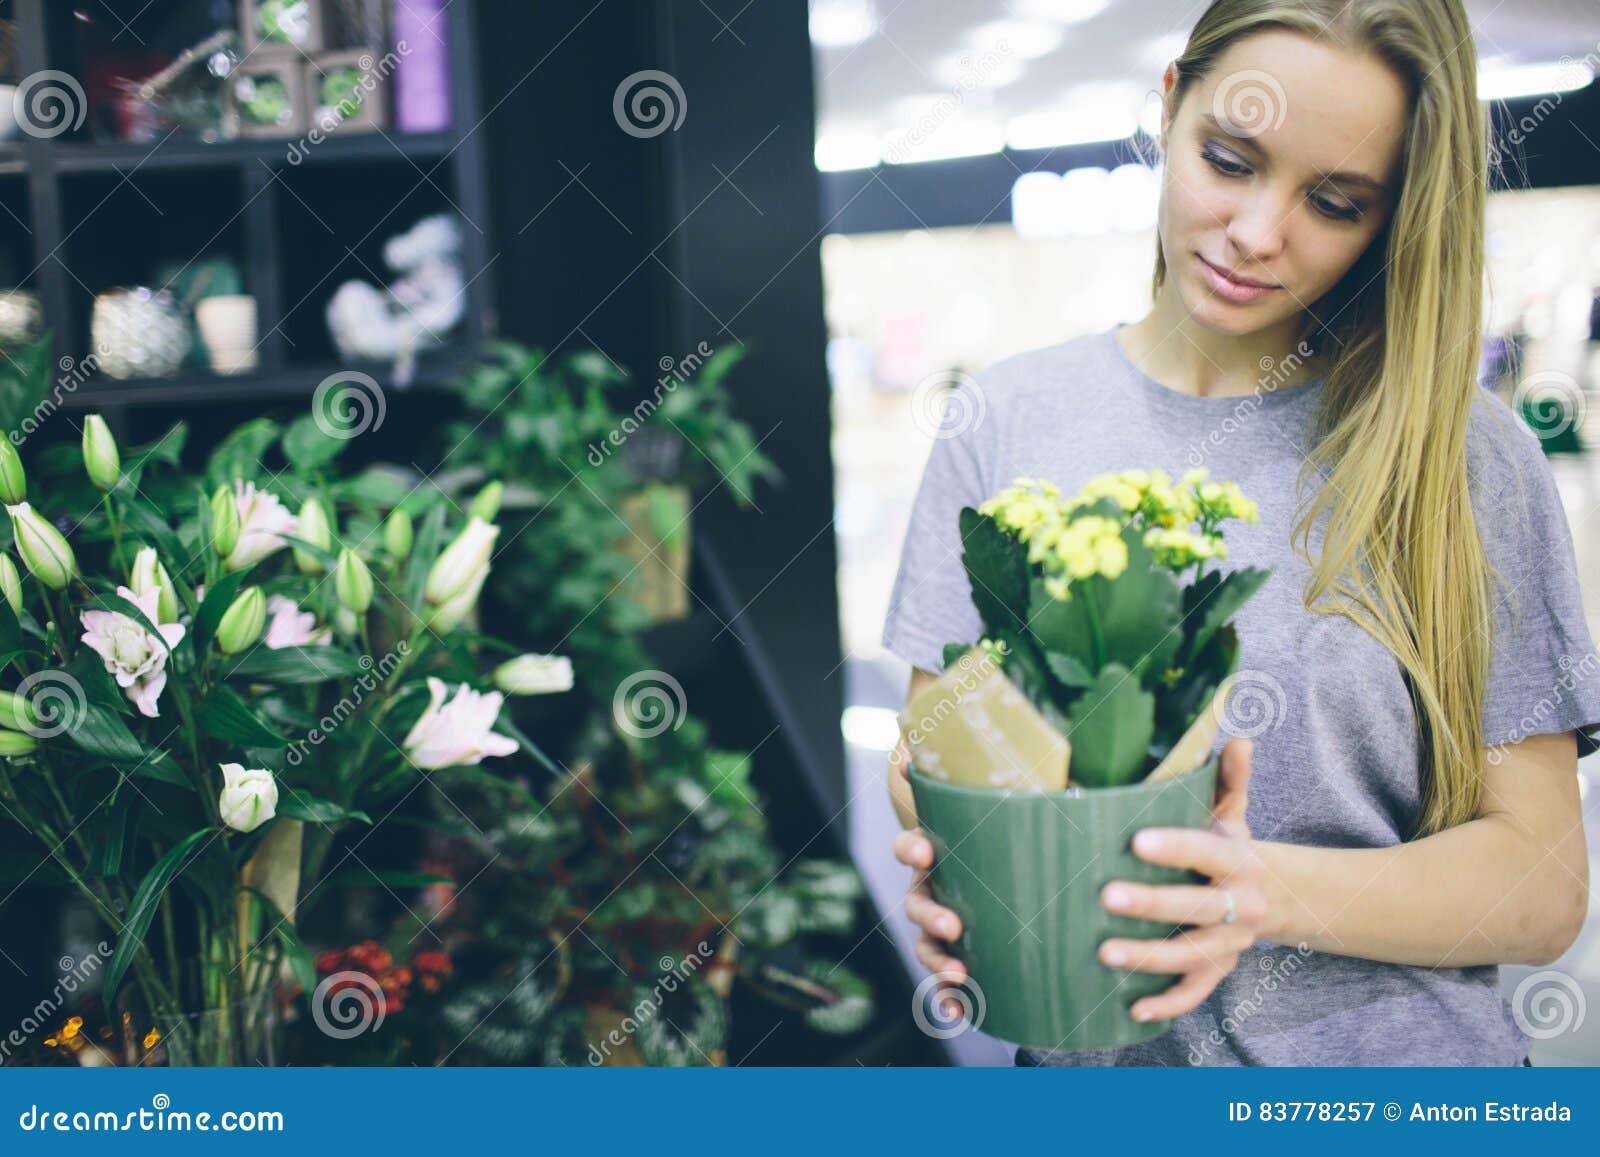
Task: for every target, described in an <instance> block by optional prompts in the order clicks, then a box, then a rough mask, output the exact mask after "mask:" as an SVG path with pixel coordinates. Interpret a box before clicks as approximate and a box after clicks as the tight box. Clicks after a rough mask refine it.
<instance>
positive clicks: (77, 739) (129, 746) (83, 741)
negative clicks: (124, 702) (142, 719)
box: [50, 701, 146, 764]
mask: <svg viewBox="0 0 1600 1157" xmlns="http://www.w3.org/2000/svg"><path fill="white" fill-rule="evenodd" d="M66 709H67V710H69V711H71V713H72V722H71V723H70V724H68V726H67V729H66V730H65V731H63V732H62V733H61V734H62V735H63V736H64V737H65V738H66V739H67V740H68V741H69V742H71V743H72V744H73V745H74V746H75V747H77V748H79V749H80V750H82V751H87V752H88V753H89V754H91V755H103V756H105V757H106V758H107V759H109V760H111V761H112V762H114V763H122V764H127V763H139V762H140V761H142V760H143V759H144V758H145V755H146V751H145V747H144V745H143V744H142V743H140V742H139V740H138V738H137V737H136V736H135V735H134V734H133V732H132V731H130V730H128V725H127V724H126V723H124V722H123V721H122V717H121V716H120V715H118V714H117V713H116V712H114V711H111V710H109V709H108V708H106V707H103V706H101V705H100V704H98V703H92V702H88V701H80V702H75V703H72V704H71V705H70V706H68V707H67V708H66ZM50 726H51V728H52V729H53V728H54V727H55V726H56V723H55V722H52V723H51V724H50Z"/></svg>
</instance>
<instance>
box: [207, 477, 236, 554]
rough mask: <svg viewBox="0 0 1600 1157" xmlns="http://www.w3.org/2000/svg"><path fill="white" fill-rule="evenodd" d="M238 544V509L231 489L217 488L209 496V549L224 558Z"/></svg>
mask: <svg viewBox="0 0 1600 1157" xmlns="http://www.w3.org/2000/svg"><path fill="white" fill-rule="evenodd" d="M238 542H239V508H238V507H237V506H235V505H234V502H233V487H231V486H219V487H217V492H216V493H215V494H213V495H212V496H211V547H212V549H213V550H215V551H216V552H217V554H218V555H219V556H220V557H222V558H226V557H228V555H230V554H232V553H233V548H234V547H235V546H236V545H238Z"/></svg>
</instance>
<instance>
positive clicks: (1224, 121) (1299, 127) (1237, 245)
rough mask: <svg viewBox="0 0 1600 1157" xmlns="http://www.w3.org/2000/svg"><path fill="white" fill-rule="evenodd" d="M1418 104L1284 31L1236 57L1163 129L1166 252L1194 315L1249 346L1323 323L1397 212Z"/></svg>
mask: <svg viewBox="0 0 1600 1157" xmlns="http://www.w3.org/2000/svg"><path fill="white" fill-rule="evenodd" d="M1176 78H1177V70H1176V69H1175V68H1174V67H1172V66H1169V67H1168V69H1167V88H1168V92H1169V93H1170V91H1171V88H1172V84H1173V82H1174V81H1175V80H1176ZM1169 99H1170V98H1169ZM1408 100H1409V96H1408V93H1407V90H1406V87H1405V84H1404V82H1403V80H1402V79H1401V78H1400V77H1399V76H1398V75H1397V74H1396V73H1395V72H1394V71H1393V70H1392V69H1390V68H1389V66H1388V65H1386V64H1384V63H1383V62H1382V61H1380V60H1378V59H1376V58H1375V57H1371V56H1367V55H1354V54H1351V53H1349V52H1347V51H1346V50H1344V49H1341V48H1338V47H1335V46H1333V45H1330V44H1325V43H1321V42H1318V41H1315V40H1312V39H1311V38H1309V37H1306V36H1301V35H1298V34H1296V33H1292V32H1286V31H1281V30H1276V29H1274V30H1270V31H1266V32H1261V33H1257V34H1255V35H1253V36H1249V37H1246V38H1244V39H1241V40H1238V41H1235V42H1234V43H1233V44H1232V45H1230V46H1229V47H1228V49H1227V51H1225V52H1224V53H1223V54H1222V55H1221V56H1220V57H1219V58H1218V61H1217V65H1216V67H1215V68H1213V69H1212V71H1211V73H1210V74H1209V75H1208V76H1206V77H1205V78H1204V79H1203V80H1202V81H1201V82H1200V83H1199V84H1197V85H1195V86H1194V87H1192V88H1191V89H1190V90H1189V91H1188V93H1186V94H1185V96H1184V99H1183V103H1182V105H1181V106H1180V107H1179V109H1178V111H1177V116H1176V118H1175V119H1174V120H1173V121H1172V122H1171V123H1170V124H1169V125H1168V126H1167V130H1166V170H1165V178H1164V183H1163V188H1162V198H1161V215H1160V232H1161V245H1162V252H1163V253H1165V254H1166V261H1167V270H1168V281H1167V290H1168V291H1175V292H1176V293H1177V294H1178V295H1179V299H1180V301H1181V303H1182V306H1183V308H1184V309H1185V310H1186V311H1187V312H1188V314H1189V315H1190V316H1191V317H1192V318H1193V319H1194V320H1196V321H1197V322H1199V323H1200V324H1202V325H1204V326H1206V327H1207V328H1210V329H1214V330H1216V331H1218V332H1222V333H1228V334H1233V335H1236V336H1242V335H1244V334H1249V333H1255V332H1257V331H1260V330H1262V329H1265V328H1267V327H1269V326H1273V325H1275V324H1280V323H1286V322H1289V321H1290V319H1294V321H1295V323H1296V324H1297V323H1298V319H1299V318H1300V317H1301V315H1303V314H1304V313H1305V312H1306V311H1307V310H1312V311H1313V312H1315V310H1314V306H1315V304H1316V302H1317V300H1318V299H1319V298H1321V297H1322V296H1323V294H1325V293H1327V292H1328V290H1329V289H1331V288H1332V287H1333V286H1334V285H1335V284H1337V283H1338V281H1339V279H1340V278H1341V277H1343V276H1344V274H1345V273H1346V271H1348V270H1349V268H1350V267H1351V265H1353V264H1354V263H1355V261H1356V260H1357V258H1359V257H1360V256H1361V254H1362V253H1363V252H1364V251H1365V250H1366V248H1367V246H1368V244H1369V243H1370V242H1371V241H1372V240H1373V238H1374V237H1376V236H1377V234H1378V233H1379V231H1380V230H1381V229H1382V228H1383V226H1384V224H1385V223H1386V222H1387V221H1388V219H1389V216H1390V214H1391V212H1392V211H1393V208H1394V204H1395V201H1396V196H1397V192H1398V189H1397V182H1398V180H1399V176H1400V171H1401V147H1402V140H1403V133H1404V129H1405V121H1406V113H1407V105H1408ZM1234 279H1243V281H1244V282H1250V283H1255V286H1260V287H1265V288H1257V287H1254V286H1250V285H1245V284H1241V283H1240V281H1238V280H1234ZM1322 320H1324V321H1327V320H1329V319H1327V318H1324V319H1322Z"/></svg>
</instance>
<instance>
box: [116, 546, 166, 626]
mask: <svg viewBox="0 0 1600 1157" xmlns="http://www.w3.org/2000/svg"><path fill="white" fill-rule="evenodd" d="M128 586H129V588H130V589H131V590H132V591H133V593H134V594H136V595H142V594H144V593H146V592H147V591H152V590H154V591H159V592H160V593H159V595H158V596H157V602H156V621H157V622H158V623H175V622H177V621H178V596H177V593H176V592H175V591H174V590H173V589H172V576H171V575H169V574H168V573H167V568H166V567H164V566H162V565H161V560H160V558H158V557H157V556H156V548H155V547H153V546H142V547H140V548H139V553H138V554H136V555H134V556H133V569H132V571H130V572H129V574H128Z"/></svg>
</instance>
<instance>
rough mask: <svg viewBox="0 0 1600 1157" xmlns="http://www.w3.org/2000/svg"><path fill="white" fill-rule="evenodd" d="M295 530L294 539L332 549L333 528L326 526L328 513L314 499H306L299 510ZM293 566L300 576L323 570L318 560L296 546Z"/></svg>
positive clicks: (324, 548) (307, 551) (318, 572)
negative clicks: (296, 568)
mask: <svg viewBox="0 0 1600 1157" xmlns="http://www.w3.org/2000/svg"><path fill="white" fill-rule="evenodd" d="M295 528H296V529H295V537H296V538H301V539H304V540H305V541H306V542H309V543H311V544H312V545H313V546H320V547H321V548H322V549H323V550H330V549H332V547H333V528H332V527H331V526H330V525H329V524H328V512H327V511H326V510H324V509H323V508H322V503H320V502H318V501H317V500H316V499H315V498H308V499H306V502H305V505H304V506H302V507H301V508H300V517H299V519H298V520H297V521H296V523H295ZM294 565H295V566H297V567H299V568H300V573H301V574H321V573H322V569H323V567H322V560H321V559H320V558H318V557H317V556H316V555H314V554H312V553H311V552H310V551H309V550H305V549H304V548H302V547H298V546H297V547H295V548H294Z"/></svg>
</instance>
